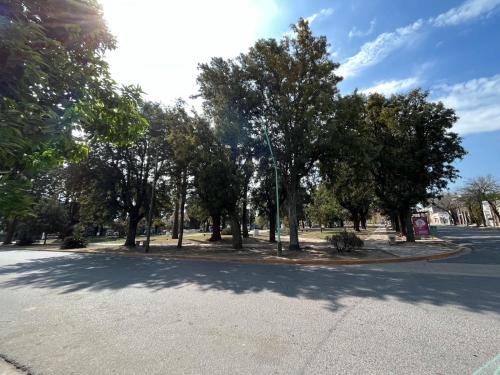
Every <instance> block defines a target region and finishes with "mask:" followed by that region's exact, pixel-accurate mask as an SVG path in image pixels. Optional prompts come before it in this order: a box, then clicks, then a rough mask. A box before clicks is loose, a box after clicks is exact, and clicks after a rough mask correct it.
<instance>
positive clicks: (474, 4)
mask: <svg viewBox="0 0 500 375" xmlns="http://www.w3.org/2000/svg"><path fill="white" fill-rule="evenodd" d="M499 5H500V0H467V1H466V2H465V3H463V4H462V5H460V6H459V7H456V8H451V9H450V10H449V11H447V12H445V13H442V14H440V15H439V16H437V17H436V18H431V19H430V20H429V22H431V23H432V24H433V25H434V26H436V27H442V26H452V25H458V24H460V23H464V22H467V21H470V20H472V19H474V18H477V17H480V16H483V15H487V14H488V13H490V12H491V11H493V10H494V9H495V8H496V7H498V6H499Z"/></svg>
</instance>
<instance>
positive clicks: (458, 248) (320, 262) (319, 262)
mask: <svg viewBox="0 0 500 375" xmlns="http://www.w3.org/2000/svg"><path fill="white" fill-rule="evenodd" d="M444 242H446V243H447V245H448V246H450V245H452V246H453V247H455V249H454V250H453V251H447V252H442V253H439V254H432V255H416V256H407V257H395V258H382V259H288V258H278V257H274V256H273V257H266V258H260V259H255V258H254V259H252V258H248V257H241V256H239V257H235V256H219V255H169V254H158V253H144V252H124V251H113V252H111V251H106V252H99V251H92V250H78V249H72V250H63V249H33V251H48V252H66V253H76V254H95V255H107V256H110V255H115V256H128V257H146V258H147V257H149V258H160V259H181V260H198V261H200V260H201V261H213V262H231V263H247V264H283V265H316V266H334V265H357V264H383V263H403V262H415V261H423V260H436V259H443V258H448V257H452V256H455V255H459V254H461V253H462V252H463V251H465V250H469V248H467V247H465V246H463V245H456V244H453V243H452V242H450V241H444ZM30 250H31V249H30Z"/></svg>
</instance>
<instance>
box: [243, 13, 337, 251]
mask: <svg viewBox="0 0 500 375" xmlns="http://www.w3.org/2000/svg"><path fill="white" fill-rule="evenodd" d="M292 32H293V34H292V36H288V35H287V36H285V37H283V38H282V39H281V40H280V41H279V42H278V41H276V40H275V39H268V40H259V41H258V42H257V43H255V45H254V46H253V47H252V48H250V51H249V52H248V54H246V55H244V56H242V57H241V62H242V66H243V68H244V70H245V71H246V72H247V74H248V79H249V81H250V86H251V87H252V88H254V89H255V91H256V92H257V93H258V95H259V100H258V102H259V112H258V114H257V115H256V116H255V119H254V120H255V122H256V123H257V124H258V125H259V126H260V128H261V129H263V127H267V128H268V129H269V133H270V138H271V142H272V147H273V149H274V151H275V154H276V159H277V162H278V164H279V169H280V172H281V174H282V176H281V177H282V179H283V181H284V185H285V189H286V195H287V205H288V220H289V226H290V244H289V249H290V250H298V249H300V247H299V238H298V217H297V206H298V199H299V197H298V191H299V189H300V183H301V179H302V178H303V177H304V176H306V175H307V174H308V172H309V170H310V169H311V168H312V166H313V165H314V162H315V161H316V160H317V158H318V156H319V155H318V153H319V147H318V143H319V139H320V138H321V136H322V133H323V131H324V129H325V126H326V124H327V123H328V122H329V121H331V120H332V118H333V110H334V106H333V104H334V100H335V97H336V95H337V83H338V82H339V81H340V80H341V78H340V77H338V76H336V75H335V73H334V71H335V69H336V68H337V67H338V64H336V63H334V62H332V61H331V60H330V58H329V54H328V50H327V48H328V44H327V41H326V38H325V37H315V36H313V34H312V32H311V29H310V28H309V25H308V23H307V21H305V20H303V19H300V20H299V22H298V23H297V25H293V26H292Z"/></svg>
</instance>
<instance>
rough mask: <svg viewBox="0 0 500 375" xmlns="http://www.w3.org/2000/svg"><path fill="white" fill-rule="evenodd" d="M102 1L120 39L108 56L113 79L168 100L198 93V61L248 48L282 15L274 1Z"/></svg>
mask: <svg viewBox="0 0 500 375" xmlns="http://www.w3.org/2000/svg"><path fill="white" fill-rule="evenodd" d="M100 1H101V3H102V5H103V9H104V16H105V19H106V20H107V22H108V25H109V28H110V30H111V32H112V33H113V34H114V35H115V36H116V38H117V41H118V48H117V49H116V50H115V51H111V52H110V53H108V55H107V59H108V61H109V63H110V67H111V73H112V75H113V78H115V79H116V80H117V81H118V82H119V83H123V84H140V85H141V86H142V88H143V89H144V91H145V92H146V93H147V96H148V98H149V99H152V100H158V101H160V100H161V101H163V102H164V103H166V104H171V103H172V102H173V101H174V100H175V99H176V98H178V97H182V98H184V99H188V98H189V96H191V95H193V94H196V93H197V86H196V76H197V65H198V63H202V62H207V61H208V60H209V59H210V58H211V57H214V56H221V57H224V58H232V57H235V56H237V55H238V54H240V53H242V52H245V51H246V50H247V49H248V48H249V47H250V46H251V45H252V44H253V43H254V42H255V41H256V40H257V39H258V38H260V37H264V36H265V33H266V29H267V28H268V27H269V25H271V24H272V21H273V19H274V17H276V16H277V14H278V9H277V6H276V5H275V2H274V1H268V0H242V1H238V2H236V1H232V0H214V1H196V0H184V1H176V2H174V1H158V0H100Z"/></svg>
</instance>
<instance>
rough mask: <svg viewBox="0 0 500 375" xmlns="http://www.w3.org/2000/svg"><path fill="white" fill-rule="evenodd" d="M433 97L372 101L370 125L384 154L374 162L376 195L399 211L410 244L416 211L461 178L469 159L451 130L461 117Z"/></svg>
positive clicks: (413, 94) (422, 95)
mask: <svg viewBox="0 0 500 375" xmlns="http://www.w3.org/2000/svg"><path fill="white" fill-rule="evenodd" d="M427 98H428V93H426V92H422V91H420V90H414V91H412V92H410V93H409V94H407V95H395V96H392V97H391V98H389V99H385V98H384V97H382V96H380V95H377V94H374V95H371V96H370V97H369V98H368V104H367V125H368V127H369V134H370V139H371V142H373V144H374V145H375V146H376V149H377V150H378V152H377V153H376V155H375V157H374V159H373V165H374V167H373V171H372V172H373V177H374V181H375V193H376V195H377V198H378V199H379V203H380V205H381V206H382V208H383V209H384V210H385V211H387V212H389V213H391V212H398V213H399V216H400V218H401V224H402V225H403V228H405V229H406V236H407V241H410V242H412V241H414V235H413V227H412V221H411V216H412V213H411V208H412V207H414V206H415V205H416V204H417V203H422V202H426V201H427V200H428V199H430V198H432V197H435V196H437V195H438V194H439V193H440V192H441V191H442V190H443V189H445V188H446V186H447V184H448V182H449V181H453V180H455V179H456V178H457V176H458V170H457V169H456V168H455V167H454V166H453V164H452V163H453V162H454V161H455V160H456V159H460V158H462V157H463V156H464V155H465V150H464V149H463V147H462V146H461V145H460V143H461V139H460V137H459V136H458V135H457V134H456V133H454V132H452V131H450V129H451V128H452V126H453V124H454V123H455V122H456V120H457V117H456V115H455V112H454V111H453V110H452V109H450V108H446V107H445V106H444V105H443V104H442V103H441V102H439V103H433V102H429V101H428V100H427Z"/></svg>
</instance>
